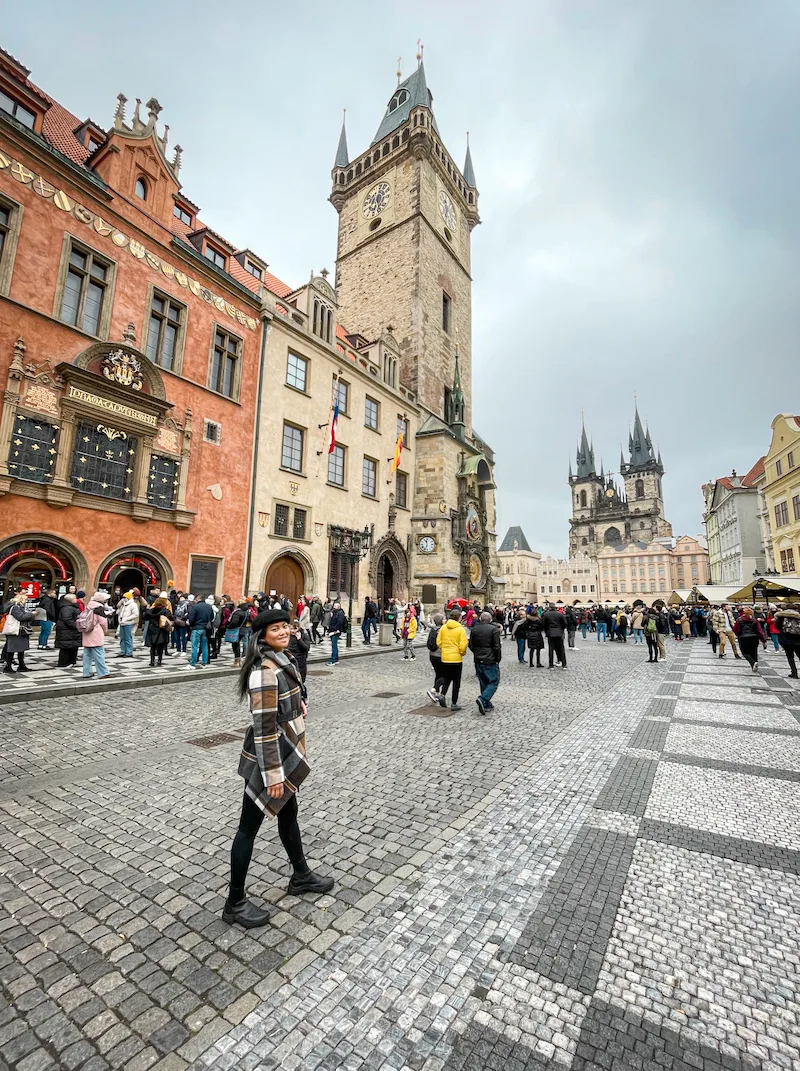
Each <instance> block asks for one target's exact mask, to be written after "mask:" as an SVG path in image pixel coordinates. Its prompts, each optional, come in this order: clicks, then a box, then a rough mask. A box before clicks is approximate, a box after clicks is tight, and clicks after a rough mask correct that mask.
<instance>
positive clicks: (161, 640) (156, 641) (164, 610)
mask: <svg viewBox="0 0 800 1071" xmlns="http://www.w3.org/2000/svg"><path fill="white" fill-rule="evenodd" d="M144 617H145V621H149V622H150V627H149V628H148V630H147V636H146V637H145V641H144V643H145V647H166V646H167V644H168V643H169V636H170V633H171V632H172V629H171V628H161V627H160V625H159V621H160V620H161V618H162V617H165V618H166V619H167V621H169V623H170V624H172V608H171V607H169V606H158V607H156V606H150V607H148V608H147V610H145V614H144Z"/></svg>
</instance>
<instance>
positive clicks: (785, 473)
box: [763, 413, 800, 576]
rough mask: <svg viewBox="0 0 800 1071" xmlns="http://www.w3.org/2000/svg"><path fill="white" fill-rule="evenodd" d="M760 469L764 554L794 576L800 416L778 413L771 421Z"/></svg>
mask: <svg viewBox="0 0 800 1071" xmlns="http://www.w3.org/2000/svg"><path fill="white" fill-rule="evenodd" d="M764 469H765V478H764V482H763V495H764V503H765V507H766V515H767V520H768V523H769V530H770V538H769V541H768V556H769V557H771V558H772V560H773V562H774V565H775V568H776V569H777V571H778V572H779V573H781V574H783V575H784V576H796V575H797V572H798V570H800V417H796V416H792V415H791V414H790V413H781V414H780V415H779V416H776V417H775V419H774V420H773V421H772V441H771V443H770V446H769V452H768V453H767V456H766V458H765V459H764Z"/></svg>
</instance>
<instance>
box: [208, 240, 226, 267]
mask: <svg viewBox="0 0 800 1071" xmlns="http://www.w3.org/2000/svg"><path fill="white" fill-rule="evenodd" d="M203 256H204V257H205V258H206V260H210V261H211V263H212V264H215V265H216V266H217V267H218V268H221V269H222V271H225V257H224V255H223V254H222V253H220V251H219V250H218V249H215V248H214V246H213V245H209V244H208V242H206V247H205V249H204V250H203Z"/></svg>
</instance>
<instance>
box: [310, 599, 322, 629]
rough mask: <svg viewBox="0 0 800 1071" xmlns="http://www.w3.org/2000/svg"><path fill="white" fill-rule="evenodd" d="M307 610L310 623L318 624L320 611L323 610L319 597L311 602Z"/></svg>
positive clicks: (320, 618)
mask: <svg viewBox="0 0 800 1071" xmlns="http://www.w3.org/2000/svg"><path fill="white" fill-rule="evenodd" d="M308 612H309V613H310V614H311V624H312V625H318V624H319V623H320V621H321V620H322V613H323V611H322V603H321V602H320V601H319V599H315V600H314V601H313V602H312V603H311V606H310V607H309V611H308Z"/></svg>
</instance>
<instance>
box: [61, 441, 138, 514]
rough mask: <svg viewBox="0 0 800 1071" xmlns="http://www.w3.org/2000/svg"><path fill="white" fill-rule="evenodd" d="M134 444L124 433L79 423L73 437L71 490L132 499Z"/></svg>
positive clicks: (134, 464) (126, 499)
mask: <svg viewBox="0 0 800 1071" xmlns="http://www.w3.org/2000/svg"><path fill="white" fill-rule="evenodd" d="M136 447H137V441H136V439H135V438H134V437H132V436H129V435H128V433H127V432H125V431H117V430H116V429H115V428H110V427H107V426H106V425H105V424H88V423H84V422H83V421H81V422H80V423H79V424H78V427H77V430H76V434H75V457H74V460H73V463H72V486H73V487H75V488H76V489H77V490H78V491H85V492H86V494H90V495H101V496H102V497H103V498H119V499H122V501H123V502H130V500H131V499H132V498H133V487H134V476H135V469H136Z"/></svg>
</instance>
